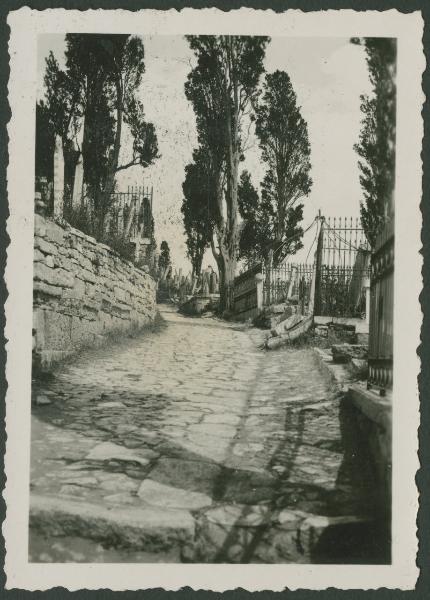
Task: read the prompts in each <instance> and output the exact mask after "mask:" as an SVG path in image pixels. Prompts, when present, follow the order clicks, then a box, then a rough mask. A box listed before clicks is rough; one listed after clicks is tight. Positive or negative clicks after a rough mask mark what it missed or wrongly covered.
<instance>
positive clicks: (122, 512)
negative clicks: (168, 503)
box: [30, 495, 195, 552]
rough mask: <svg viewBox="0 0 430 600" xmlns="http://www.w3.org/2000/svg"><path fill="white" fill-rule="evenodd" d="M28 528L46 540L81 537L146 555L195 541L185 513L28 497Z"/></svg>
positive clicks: (44, 497)
mask: <svg viewBox="0 0 430 600" xmlns="http://www.w3.org/2000/svg"><path fill="white" fill-rule="evenodd" d="M30 527H31V528H33V529H34V530H36V531H39V532H40V533H43V535H47V536H54V537H57V536H58V537H59V536H68V535H73V536H76V535H78V536H81V537H85V538H89V539H92V540H94V541H98V542H104V543H105V544H112V545H115V546H116V547H126V548H130V549H134V550H145V551H147V552H161V551H164V550H171V549H172V547H174V546H176V547H180V548H182V547H183V546H185V545H188V544H190V543H192V542H193V541H194V535H195V523H194V519H193V517H192V515H191V513H190V512H188V511H186V510H168V509H162V510H161V509H155V508H133V510H132V511H131V510H130V509H129V508H128V507H127V508H116V507H115V508H112V509H109V508H106V507H103V506H100V505H95V504H90V503H88V502H83V501H79V502H77V501H74V500H69V499H63V498H61V499H60V498H58V497H50V496H39V495H31V499H30Z"/></svg>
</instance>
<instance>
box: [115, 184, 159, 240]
mask: <svg viewBox="0 0 430 600" xmlns="http://www.w3.org/2000/svg"><path fill="white" fill-rule="evenodd" d="M152 198H153V188H152V187H151V188H149V187H145V186H128V188H127V191H126V192H114V193H112V194H111V202H110V207H109V213H110V229H111V230H112V231H113V232H115V233H118V234H122V233H124V232H125V233H126V234H127V237H128V238H135V237H143V238H148V239H151V238H152V236H153V232H154V223H153V218H152Z"/></svg>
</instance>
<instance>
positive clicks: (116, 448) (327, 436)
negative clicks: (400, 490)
mask: <svg viewBox="0 0 430 600" xmlns="http://www.w3.org/2000/svg"><path fill="white" fill-rule="evenodd" d="M162 310H163V316H164V318H165V320H166V323H167V327H163V328H162V329H161V331H157V333H156V335H153V336H151V337H150V338H148V336H137V337H136V338H133V339H129V340H128V341H127V343H121V344H118V345H116V346H115V348H114V349H112V348H99V349H95V350H91V351H88V352H85V353H82V355H81V356H80V357H79V358H76V359H75V360H74V361H73V362H72V361H70V362H68V363H67V364H64V365H62V367H61V368H59V369H58V371H57V372H56V377H55V378H52V379H51V380H49V381H44V382H36V381H35V382H34V386H35V388H34V395H37V394H38V393H39V394H44V395H47V397H49V398H51V396H50V395H49V393H52V398H53V399H54V402H53V404H52V406H51V407H47V409H43V408H41V409H38V408H37V407H36V408H35V409H34V415H33V418H32V421H33V422H32V453H31V462H32V464H31V469H32V470H31V482H32V488H31V490H32V491H31V493H32V494H34V493H38V494H43V495H44V496H48V497H51V498H54V499H55V501H56V502H57V501H61V503H62V502H63V501H67V502H71V501H73V503H74V506H77V505H80V503H82V506H83V507H84V511H83V514H85V510H86V509H85V506H87V504H91V505H92V506H96V507H97V511H95V510H94V512H93V513H92V514H93V515H94V514H95V513H97V514H98V513H99V512H100V513H101V514H104V512H103V511H105V510H107V509H109V511H108V512H109V513H110V514H115V513H116V511H117V510H120V511H124V513H127V514H128V515H129V516H130V517H131V518H132V519H134V516H135V514H137V513H136V510H137V509H143V507H145V506H147V508H148V510H149V509H151V510H154V511H155V515H156V519H158V522H159V524H160V528H162V529H163V532H161V533H157V536H158V535H160V536H161V539H162V540H168V533H167V532H166V531H165V529H169V527H170V525H169V522H170V521H166V522H165V523H164V525H165V527H164V525H163V523H162V522H161V515H163V514H164V513H165V512H167V513H172V512H174V513H179V514H182V513H184V512H185V513H186V514H189V513H190V511H189V510H187V511H184V509H182V508H169V506H167V505H170V504H172V506H173V504H174V503H176V504H178V503H179V502H180V503H181V504H184V505H185V504H188V505H189V506H190V507H191V506H193V507H197V506H199V508H192V511H193V512H192V514H193V517H194V518H195V519H196V524H197V527H196V531H195V533H196V536H195V538H194V535H193V536H190V537H188V538H187V540H186V541H184V542H181V543H180V545H179V544H177V543H176V541H172V542H169V543H166V544H164V542H163V543H160V544H159V545H154V546H153V549H154V554H156V555H157V556H158V560H162V558H163V557H166V556H167V555H168V554H169V551H168V550H167V546H168V545H169V544H170V547H171V548H172V550H174V551H175V552H176V551H178V552H176V554H175V556H176V560H181V557H182V560H194V561H195V560H201V561H214V560H215V561H217V562H218V561H220V562H222V561H231V562H260V563H261V562H263V563H264V562H266V563H267V562H272V563H281V562H283V563H288V562H289V563H300V562H301V563H305V562H312V561H313V560H314V556H315V552H316V550H319V548H320V546H321V543H322V541H324V539H325V537H326V533H323V534H322V539H321V538H320V539H321V542H318V544H317V546H318V548H314V549H313V550H309V552H308V551H307V550H306V549H305V547H303V548H302V547H301V546H300V545H299V543H298V540H299V530H300V526H301V523H302V522H303V521H304V520H305V519H306V518H308V517H310V516H332V515H335V516H342V515H355V514H360V513H359V511H361V510H362V508H363V502H362V498H363V494H362V493H361V492H360V494H357V493H356V491H357V488H356V487H354V485H351V480H352V478H353V477H354V478H359V477H361V470H360V469H359V470H358V471H359V472H358V473H356V472H355V471H354V469H355V467H354V464H352V465H351V464H350V463H351V461H352V462H354V460H355V458H351V457H352V452H351V451H350V450H349V449H348V448H349V446H348V447H346V446H344V439H343V438H344V436H345V433H348V429H349V425H348V422H346V424H345V412H346V411H347V410H348V407H344V406H340V402H339V397H337V396H333V395H332V393H331V390H332V383H331V380H330V382H329V381H328V378H326V376H325V375H324V374H323V372H322V369H321V370H320V369H319V368H317V360H316V357H315V354H314V352H313V351H312V350H311V349H309V348H295V349H291V348H285V349H284V350H283V351H282V352H278V353H274V354H273V353H269V352H261V351H260V350H258V349H257V344H259V343H260V342H259V338H258V337H257V336H255V335H254V333H255V331H254V330H252V329H245V328H238V327H237V324H233V323H222V322H219V321H217V320H215V319H207V320H201V319H200V320H196V319H194V318H187V317H184V316H182V315H179V314H178V313H177V312H176V310H175V308H174V307H170V306H169V307H162ZM64 323H67V321H64ZM65 326H66V325H63V322H60V321H59V322H58V324H56V329H57V330H59V329H60V330H61V328H62V327H65ZM329 358H330V360H331V356H330V357H329ZM334 366H335V367H338V368H340V367H342V368H344V369H349V367H347V366H345V365H334ZM166 373H167V374H168V376H167V377H166ZM110 403H114V405H113V406H112V404H110ZM116 403H119V404H120V405H117V404H116ZM350 408H354V406H352V407H350ZM340 414H341V418H342V419H344V421H343V422H342V423H340V422H339V415H340ZM367 421H368V420H367ZM196 424H197V425H198V424H200V425H205V427H203V428H202V429H200V428H199V427H198V428H197V431H196V430H195V428H194V427H193V425H194V426H195V425H196ZM210 424H212V425H215V426H216V428H215V429H213V428H212V427H211V428H209V429H207V428H206V426H208V425H210ZM223 425H226V426H228V427H226V428H224V430H223V432H224V433H225V434H227V436H226V437H220V436H219V435H218V427H219V426H220V427H221V429H222V428H223ZM374 425H375V427H376V423H375V424H374ZM190 428H191V429H190ZM199 431H200V432H199ZM211 432H212V433H214V432H215V434H214V435H213V434H212V433H211ZM106 443H107V444H109V445H108V446H107V447H106V445H105V444H106ZM382 443H383V440H382V439H379V438H377V437H375V444H379V445H380V447H381V450H382ZM100 446H101V448H102V449H103V452H102V451H101V450H100ZM112 446H113V447H112ZM97 447H98V449H97V451H96V456H98V457H99V458H97V459H96V460H93V459H88V455H90V456H91V452H92V451H93V450H94V449H95V448H97ZM108 450H109V451H108ZM130 453H131V454H130ZM92 456H94V454H92ZM136 456H137V457H139V458H141V459H146V460H147V461H148V462H146V463H145V462H143V463H142V462H136V460H135V458H136ZM354 456H355V455H354ZM148 478H149V479H150V480H151V481H152V482H154V483H152V488H150V489H149V490H148V487H147V486H148V484H146V486H145V485H142V484H143V482H144V481H145V480H148ZM94 480H96V481H97V484H94ZM366 481H367V485H368V486H369V482H370V485H371V486H373V485H374V480H373V479H372V478H371V477H370V478H366ZM154 487H155V488H156V489H155V490H154ZM139 488H141V494H143V496H144V497H146V499H148V500H149V501H150V502H152V503H154V504H146V502H145V499H144V498H142V497H140V496H139V495H138V490H139ZM180 490H182V492H181V491H180ZM161 492H162V493H161ZM203 498H204V499H205V500H204V501H205V502H207V501H208V500H207V499H209V501H212V504H211V505H210V506H209V507H208V506H207V505H206V506H201V502H203ZM163 503H164V504H163ZM155 504H157V506H155ZM61 505H62V504H61ZM62 506H63V505H62ZM387 506H388V504H387ZM99 508H100V511H99ZM112 511H113V512H112ZM48 513H49V510H46V511H45V514H46V523H47V526H46V535H47V541H46V547H47V549H48V550H47V552H48V554H49V553H50V549H49V548H50V543H51V542H52V538H53V534H54V533H56V532H58V534H61V535H71V532H73V531H75V532H76V533H75V534H76V535H81V536H88V535H91V531H92V530H93V528H92V525H91V521H89V520H88V519H84V520H80V517H79V513H80V509H79V510H78V508H77V509H76V513H78V516H73V515H75V512H73V515H72V517H71V518H70V519H68V518H67V517H66V516H64V510H63V511H60V515H59V521H60V525H59V527H58V529H56V526H55V521H56V520H57V513H56V512H53V513H52V515H51V514H48ZM145 514H148V513H146V511H145ZM369 514H370V510H369ZM51 516H52V517H53V520H54V523H49V520H50V519H51ZM44 518H45V517H44ZM136 518H137V517H136ZM145 518H146V517H145ZM102 520H103V521H105V519H104V517H103V519H102ZM114 520H115V521H116V518H115V519H114ZM39 523H42V521H39ZM64 523H67V524H70V527H69V525H67V528H66V527H65V526H64ZM76 523H78V525H77V526H76V527H75V525H76ZM314 526H315V523H314ZM43 527H44V525H43ZM127 527H128V526H127ZM348 527H349V525H348ZM95 528H96V529H95V530H96V531H98V535H102V536H106V537H103V539H106V540H108V541H109V540H110V544H112V543H113V544H115V545H117V544H118V546H117V547H116V551H117V552H124V551H123V550H122V549H120V546H119V544H121V543H122V542H123V540H124V538H123V537H122V533H121V528H120V526H119V524H118V523H117V524H116V525H115V527H114V526H111V525H110V524H109V523H108V525H106V524H105V525H103V527H102V524H101V523H100V525H99V524H96V525H95ZM90 529H91V531H89V530H90ZM305 529H306V528H304V530H303V532H302V533H303V535H302V538H303V540H305V539H308V537H309V536H308V534H307V533H306V531H307V530H306V531H305ZM66 531H67V532H69V533H66ZM309 531H311V529H309ZM326 531H328V532H329V533H330V535H331V534H332V532H333V531H334V533H335V534H336V535H338V533H339V534H340V536H342V535H343V532H345V531H346V530H344V529H342V528H340V529H339V528H334V527H332V526H329V527H328V530H326ZM348 531H349V529H348ZM100 532H102V533H100ZM336 532H338V533H336ZM117 534H118V537H116V535H117ZM109 535H111V536H112V537H111V538H108V536H109ZM354 535H355V534H354ZM127 536H128V534H126V538H127ZM165 536H166V537H165ZM140 539H141V538H140ZM174 539H177V538H174ZM336 539H337V538H336ZM354 539H355V538H352V542H354ZM141 541H142V539H141ZM194 541H195V544H194ZM149 543H150V544H151V543H152V542H149ZM303 543H304V544H305V546H306V547H307V548H310V546H311V545H310V544H309V543H308V542H305V541H303ZM163 544H164V545H163ZM175 549H176V550H175ZM179 551H180V552H179ZM38 556H40V554H38ZM50 556H51V554H50ZM123 556H124V557H125V554H123ZM348 556H349V555H348V554H345V561H347V560H348ZM151 560H152V561H155V560H157V558H151ZM166 560H167V558H166ZM90 562H91V561H90ZM124 562H127V561H126V559H125V558H124Z"/></svg>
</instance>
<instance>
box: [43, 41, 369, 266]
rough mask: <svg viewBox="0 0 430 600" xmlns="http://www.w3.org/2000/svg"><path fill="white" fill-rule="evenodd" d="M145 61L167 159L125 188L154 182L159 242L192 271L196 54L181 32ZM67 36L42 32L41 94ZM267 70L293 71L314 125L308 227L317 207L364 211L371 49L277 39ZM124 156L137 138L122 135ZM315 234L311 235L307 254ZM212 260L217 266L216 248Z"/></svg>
mask: <svg viewBox="0 0 430 600" xmlns="http://www.w3.org/2000/svg"><path fill="white" fill-rule="evenodd" d="M143 41H144V45H145V66H146V71H145V75H144V78H143V83H142V87H141V90H140V96H141V99H142V101H143V103H144V106H145V113H146V118H147V120H148V121H152V122H153V123H154V125H155V127H156V130H157V135H158V143H159V149H160V153H161V158H160V159H159V160H158V161H157V162H156V164H155V165H153V166H152V167H149V168H148V169H146V170H145V171H143V170H142V168H141V167H132V168H130V169H128V170H127V171H123V172H122V173H121V174H120V175H121V177H120V178H119V179H118V189H119V190H121V189H124V188H125V189H126V188H127V185H142V184H143V183H144V184H145V185H152V186H153V187H154V204H153V210H154V220H155V233H156V238H157V241H158V243H160V242H161V240H163V239H166V240H167V241H168V243H169V246H170V247H171V250H172V258H173V260H174V262H175V265H176V266H177V267H182V268H183V269H184V270H185V271H188V270H189V263H188V260H187V258H186V246H185V236H184V231H183V225H182V219H181V212H180V207H181V202H182V187H181V186H182V182H183V179H184V168H185V165H186V164H187V163H189V162H190V161H191V156H192V150H193V148H194V147H195V146H196V130H195V117H194V112H193V109H192V107H191V105H190V104H189V103H188V101H187V99H186V97H185V93H184V83H185V81H186V78H187V75H188V73H189V71H190V61H191V60H192V53H191V51H190V49H189V47H188V44H187V42H186V40H185V39H184V38H183V37H182V36H144V37H143ZM64 48H65V44H64V36H63V35H43V36H40V38H39V47H38V66H39V73H38V97H39V98H41V97H43V95H44V90H43V75H44V70H45V58H46V57H47V56H48V54H49V51H50V50H52V51H53V52H54V54H55V56H56V58H57V60H58V61H59V63H60V65H64ZM265 68H266V70H267V71H268V72H272V71H275V70H276V69H281V70H284V71H286V72H287V73H288V74H289V75H290V77H291V81H292V84H293V87H294V89H295V91H296V93H297V98H298V103H299V105H300V106H301V110H302V115H303V117H304V119H305V120H306V121H307V123H308V129H309V140H310V145H311V153H312V155H311V162H312V173H311V176H312V179H313V186H312V191H311V193H310V195H309V196H308V198H306V199H304V204H305V209H304V221H303V225H304V226H307V225H308V224H309V223H310V222H311V221H312V220H313V219H314V217H315V215H316V213H317V212H318V209H321V211H322V213H323V214H324V215H325V216H327V217H328V216H336V217H338V216H342V217H343V216H348V217H349V216H358V215H359V207H360V200H361V199H362V191H361V188H360V184H359V179H358V177H359V173H358V167H357V154H356V153H355V152H354V150H353V145H354V143H356V141H357V140H358V135H359V131H360V119H361V115H360V94H363V93H369V92H370V82H369V78H368V73H367V67H366V61H365V56H364V50H363V48H362V47H361V46H357V45H353V44H351V43H350V42H349V39H345V38H272V40H271V42H270V43H269V44H268V46H267V51H266V58H265ZM122 152H123V154H124V157H126V156H127V155H128V153H129V152H130V141H129V140H128V139H124V140H123V146H122ZM244 168H247V169H248V170H249V171H250V172H251V175H252V178H253V181H254V184H255V185H258V184H259V182H260V181H261V179H262V177H263V175H264V170H265V167H264V164H262V163H261V160H260V152H259V149H258V146H257V145H256V144H255V145H254V147H253V148H251V149H250V150H249V151H248V153H247V155H246V160H245V163H244ZM313 235H314V234H313V232H312V231H311V232H309V234H308V235H307V236H306V237H305V240H304V244H305V249H304V250H303V251H302V252H300V254H299V256H298V257H297V258H298V259H300V260H304V258H305V257H306V253H307V249H308V248H309V245H310V244H311V242H312V239H313ZM205 262H206V263H209V264H214V260H213V258H212V256H211V254H210V252H209V253H208V254H207V256H206V259H205Z"/></svg>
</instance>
